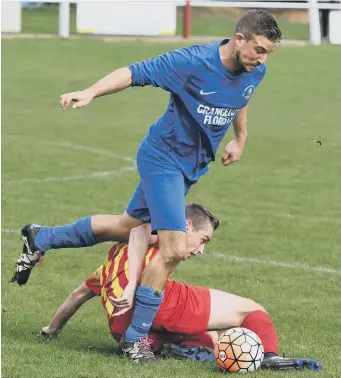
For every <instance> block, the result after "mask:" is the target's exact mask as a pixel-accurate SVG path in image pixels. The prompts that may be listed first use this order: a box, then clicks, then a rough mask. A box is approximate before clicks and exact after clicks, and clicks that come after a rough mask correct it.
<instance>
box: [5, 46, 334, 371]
mask: <svg viewBox="0 0 341 378" xmlns="http://www.w3.org/2000/svg"><path fill="white" fill-rule="evenodd" d="M2 43H3V46H2V48H3V50H2V52H3V60H2V63H3V67H2V77H3V80H2V147H3V152H2V181H3V187H2V231H3V232H2V347H3V348H2V376H3V377H4V378H20V377H27V378H31V377H32V378H46V377H49V378H67V377H70V378H71V377H72V378H76V377H77V378H97V377H98V378H99V377H101V378H109V377H110V378H111V377H113V376H115V377H120V378H121V377H137V378H138V377H152V378H164V377H169V376H174V377H182V378H189V377H193V376H197V377H219V373H218V371H217V369H216V367H215V366H214V364H197V363H189V362H179V361H164V362H160V363H158V364H155V365H153V366H152V367H151V366H145V367H138V366H135V365H133V364H131V363H130V362H128V361H126V360H124V359H123V358H121V357H120V356H118V355H116V354H115V353H114V352H115V350H116V343H115V342H114V341H113V340H112V339H111V337H110V336H109V334H108V331H107V325H106V320H105V314H104V311H103V310H102V308H101V306H100V301H99V300H98V299H94V300H93V301H92V302H91V303H88V304H86V305H85V306H84V307H83V308H82V309H81V310H80V311H79V313H78V314H77V315H76V317H75V318H74V319H72V320H71V321H70V323H69V324H68V325H67V326H66V327H65V329H64V332H63V333H62V334H61V335H60V337H59V338H58V339H57V340H54V341H52V342H48V343H46V342H43V341H42V340H41V338H40V337H39V336H38V333H39V331H40V329H41V328H42V327H43V326H45V325H47V324H48V322H49V320H50V318H51V316H52V315H53V313H54V311H55V310H56V308H57V307H58V306H59V305H60V304H61V303H62V302H63V300H64V299H65V298H66V296H67V295H68V294H69V293H70V291H71V290H72V289H73V288H75V287H76V286H77V285H79V284H80V283H81V282H83V281H84V280H85V279H86V278H87V277H88V275H90V274H91V273H92V272H93V271H94V269H95V268H97V266H98V265H99V264H101V263H102V261H103V259H104V257H105V254H106V252H107V250H108V248H109V246H110V245H109V244H102V245H98V246H96V247H94V248H89V249H79V250H60V251H50V252H48V253H47V256H46V259H45V262H44V264H43V265H41V266H38V267H37V268H35V270H34V271H33V273H32V277H31V279H30V281H29V283H28V284H27V285H26V286H24V287H22V288H19V287H18V286H17V285H11V284H9V283H8V279H9V278H10V277H11V274H12V270H13V266H14V260H15V259H16V258H17V256H18V254H19V252H20V249H21V241H20V239H19V236H18V233H15V231H16V230H19V229H20V227H21V226H22V225H23V224H25V223H28V222H36V223H40V224H46V225H56V224H63V223H66V222H72V221H74V220H76V219H78V218H80V217H82V216H86V215H88V214H95V213H117V212H121V211H123V210H124V208H125V206H126V204H127V202H128V201H129V198H130V196H131V194H132V193H133V190H134V188H135V186H136V185H137V183H138V174H137V172H136V171H129V170H128V171H124V170H122V168H124V167H131V162H130V161H129V160H128V161H127V160H125V159H124V157H130V158H134V157H135V153H136V150H137V148H138V145H139V142H140V140H141V138H142V137H143V136H144V135H145V134H146V132H147V130H148V127H149V125H150V124H151V123H152V122H153V121H154V120H155V119H156V118H157V117H158V116H160V115H161V114H162V112H163V110H164V108H165V106H166V104H167V99H168V94H167V93H166V92H163V91H162V90H159V89H154V88H134V89H128V90H126V91H124V92H122V93H120V94H116V95H114V96H108V97H105V98H102V99H99V100H95V101H94V102H93V104H91V106H89V107H87V108H85V109H81V110H77V111H68V112H65V113H63V112H62V111H61V110H60V108H59V104H58V100H59V95H60V94H61V93H64V92H67V91H71V90H76V89H82V88H84V87H86V86H88V85H89V84H91V83H92V82H94V81H96V80H97V79H98V78H99V77H101V76H103V75H104V74H105V73H107V72H110V71H111V70H112V69H114V68H117V67H119V66H122V65H125V64H128V63H130V62H132V61H137V60H141V59H143V58H147V57H149V56H152V55H156V54H160V53H162V52H164V51H166V50H168V49H171V48H175V47H176V46H175V45H174V44H171V45H166V44H156V43H155V44H145V43H132V42H130V43H112V44H108V43H106V42H103V41H100V40H96V41H95V40H78V41H75V40H58V39H54V40H3V42H2ZM340 52H341V50H340V48H339V47H335V46H327V45H322V46H319V47H303V48H298V47H280V48H279V49H278V51H276V52H275V53H274V54H273V55H272V56H271V57H270V59H269V64H268V73H267V76H266V78H265V80H264V82H263V83H262V84H261V85H260V87H259V89H257V91H256V94H255V96H254V98H252V100H251V102H250V113H249V141H248V144H247V146H246V150H245V155H244V156H243V158H242V160H241V161H240V162H238V163H237V164H234V165H233V166H231V167H228V168H223V167H222V166H221V164H220V163H219V156H220V154H221V152H222V148H223V146H224V144H225V143H223V144H222V146H221V148H220V150H219V153H218V156H217V162H216V163H214V164H212V165H211V172H210V173H209V174H208V175H207V176H206V177H204V178H203V179H202V180H201V182H200V184H198V185H196V186H195V187H193V188H192V190H191V193H190V194H189V197H188V201H200V202H203V203H204V204H205V205H206V206H208V207H209V208H210V209H211V210H212V211H213V212H214V213H215V214H217V215H218V216H219V218H220V219H221V227H220V229H219V230H218V231H217V234H216V236H215V237H214V238H213V240H212V242H211V243H210V244H209V246H208V247H207V251H206V254H205V256H203V257H202V258H198V259H193V260H192V261H189V262H186V263H183V264H181V266H180V267H179V268H178V270H177V273H176V278H177V279H179V280H185V281H187V282H190V283H192V284H198V285H206V286H208V287H214V288H219V289H222V290H226V291H229V292H232V293H235V294H239V295H243V296H247V297H250V298H253V299H254V300H256V301H259V302H260V303H262V304H263V305H264V306H265V308H266V309H267V310H268V312H269V313H270V314H271V316H272V318H273V321H274V323H275V325H276V326H277V329H278V335H279V345H280V349H281V351H282V352H283V351H285V352H286V354H287V356H303V357H305V356H307V357H313V358H316V359H318V360H320V361H321V362H322V363H323V364H324V371H323V372H322V373H321V374H319V375H318V376H319V377H320V376H321V377H328V378H330V377H335V378H337V377H340V375H341V368H340V366H341V356H340V353H339V351H340V347H341V340H340V332H339V331H340V327H341V321H340V316H339V314H340V285H339V282H340V276H341V273H340V226H341V221H340V213H341V205H340V187H341V185H340V184H341V182H340V181H341V180H340V162H341V152H340V151H341V129H340V117H341V111H340V107H339V104H340V101H341V91H340V85H339V84H340V80H341V73H340V70H337V69H335V68H337V67H340V65H341V54H340ZM232 135H233V134H232V132H229V133H228V134H227V137H226V142H227V141H228V140H230V139H231V138H232ZM318 136H321V137H322V142H323V144H322V147H319V146H317V145H315V144H314V142H313V141H314V140H315V138H316V137H318ZM99 172H100V175H95V174H96V173H99ZM252 259H255V260H252ZM315 374H317V373H309V372H304V373H294V372H291V373H271V372H262V371H259V372H256V373H255V374H253V376H255V377H264V378H265V377H281V378H284V377H285V378H289V377H290V378H291V377H294V376H296V375H297V377H302V378H303V377H304V378H305V377H314V376H315Z"/></svg>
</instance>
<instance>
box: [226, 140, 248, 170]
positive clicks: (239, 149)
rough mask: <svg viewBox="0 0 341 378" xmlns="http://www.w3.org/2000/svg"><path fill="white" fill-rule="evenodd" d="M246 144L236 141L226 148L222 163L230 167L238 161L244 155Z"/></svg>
mask: <svg viewBox="0 0 341 378" xmlns="http://www.w3.org/2000/svg"><path fill="white" fill-rule="evenodd" d="M244 145H245V143H243V142H239V141H238V140H236V139H234V140H232V141H231V142H230V143H228V144H227V146H226V147H225V150H224V153H223V156H222V158H221V162H222V163H223V164H224V165H225V167H226V166H227V165H230V164H232V163H235V162H236V161H238V160H239V159H240V158H241V156H242V155H243V151H244Z"/></svg>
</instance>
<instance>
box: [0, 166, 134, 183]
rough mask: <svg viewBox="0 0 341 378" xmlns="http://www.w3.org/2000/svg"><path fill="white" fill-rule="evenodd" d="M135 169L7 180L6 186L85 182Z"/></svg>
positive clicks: (127, 168) (126, 168) (125, 168)
mask: <svg viewBox="0 0 341 378" xmlns="http://www.w3.org/2000/svg"><path fill="white" fill-rule="evenodd" d="M135 169H136V168H135V167H123V168H120V169H116V170H115V171H102V172H95V173H89V174H87V175H79V176H50V177H44V178H24V179H19V180H9V181H6V184H22V183H43V182H52V181H76V180H87V179H102V178H106V177H110V176H116V175H118V174H120V173H123V172H130V171H135Z"/></svg>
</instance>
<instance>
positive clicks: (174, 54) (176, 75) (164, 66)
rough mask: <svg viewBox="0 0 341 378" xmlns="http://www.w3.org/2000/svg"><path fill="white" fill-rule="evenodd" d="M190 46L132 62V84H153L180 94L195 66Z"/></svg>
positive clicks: (141, 85) (142, 85)
mask: <svg viewBox="0 0 341 378" xmlns="http://www.w3.org/2000/svg"><path fill="white" fill-rule="evenodd" d="M192 61H193V58H192V54H191V51H190V49H189V48H184V49H179V50H174V51H169V52H167V53H165V54H163V55H160V56H158V57H156V58H152V59H148V60H144V61H142V62H137V63H133V64H131V65H130V66H129V67H128V68H129V69H130V71H131V73H132V77H133V82H132V86H140V87H144V86H145V85H152V86H154V87H159V88H162V89H164V90H166V91H169V92H172V93H174V94H178V93H179V91H181V89H182V87H183V86H184V84H185V82H186V80H187V77H188V76H189V74H190V73H191V71H192V68H193V63H192Z"/></svg>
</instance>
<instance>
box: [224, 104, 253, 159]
mask: <svg viewBox="0 0 341 378" xmlns="http://www.w3.org/2000/svg"><path fill="white" fill-rule="evenodd" d="M233 130H234V139H233V140H232V141H231V142H230V143H228V144H227V146H226V147H225V150H224V153H223V156H222V158H221V161H222V163H223V164H224V165H225V166H227V165H230V164H232V163H235V162H236V161H238V160H239V159H240V158H241V156H242V155H243V151H244V146H245V143H246V139H247V105H246V106H245V107H244V108H242V109H241V110H240V111H239V113H238V114H237V116H236V118H235V119H234V121H233Z"/></svg>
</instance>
